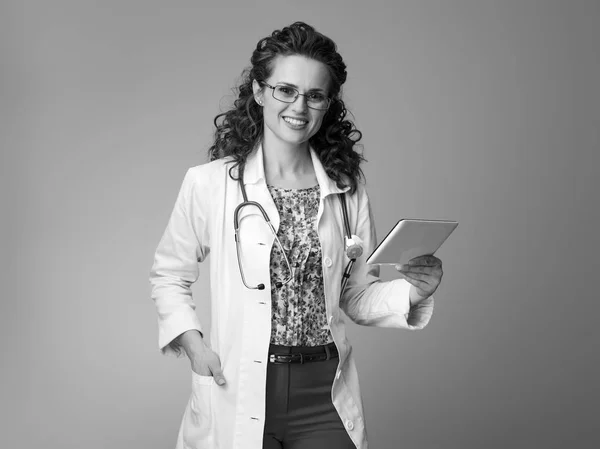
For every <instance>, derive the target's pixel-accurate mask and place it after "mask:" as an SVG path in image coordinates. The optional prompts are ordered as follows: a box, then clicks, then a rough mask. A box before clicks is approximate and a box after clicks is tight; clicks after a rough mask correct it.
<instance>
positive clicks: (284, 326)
mask: <svg viewBox="0 0 600 449" xmlns="http://www.w3.org/2000/svg"><path fill="white" fill-rule="evenodd" d="M268 188H269V192H270V193H271V196H272V197H273V201H274V202H275V205H276V206H277V210H278V212H279V217H280V224H279V230H278V232H277V237H278V238H279V241H280V242H281V245H282V246H283V249H284V251H285V253H286V255H287V258H288V261H289V263H290V266H291V268H292V275H293V278H292V280H291V281H290V282H289V283H287V284H284V285H282V286H280V287H278V286H277V283H280V282H283V281H284V280H285V279H287V278H288V277H289V270H288V267H287V264H286V262H285V259H284V257H283V255H282V254H281V250H280V248H279V245H278V244H277V242H274V243H273V249H272V250H271V301H272V304H273V306H272V316H271V320H272V321H271V323H272V324H271V343H273V344H278V345H285V346H318V345H325V344H327V343H331V342H332V341H333V338H332V336H331V333H330V331H329V326H328V325H327V313H326V310H325V294H324V291H323V269H322V265H321V257H322V256H321V245H320V243H319V236H318V234H317V229H316V227H317V212H318V210H319V200H320V190H319V186H318V185H316V186H314V187H309V188H307V189H284V188H280V187H274V186H268Z"/></svg>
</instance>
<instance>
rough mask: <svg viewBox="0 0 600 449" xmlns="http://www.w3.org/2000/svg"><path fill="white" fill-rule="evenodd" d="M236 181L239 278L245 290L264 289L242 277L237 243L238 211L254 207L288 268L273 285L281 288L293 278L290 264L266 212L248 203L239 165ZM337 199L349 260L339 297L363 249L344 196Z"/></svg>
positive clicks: (237, 249)
mask: <svg viewBox="0 0 600 449" xmlns="http://www.w3.org/2000/svg"><path fill="white" fill-rule="evenodd" d="M238 181H239V185H240V188H241V191H242V197H243V202H242V203H240V204H238V206H237V207H236V208H235V211H234V213H233V226H234V231H235V249H236V253H237V262H238V268H239V270H240V276H241V278H242V282H243V283H244V286H245V287H246V288H249V289H252V290H264V289H265V284H258V285H257V286H255V287H253V286H251V285H248V284H247V283H246V278H245V276H244V270H243V269H242V262H241V257H240V256H241V255H240V244H239V243H240V242H239V225H240V223H239V218H238V217H239V213H240V210H241V209H242V208H243V207H244V206H254V207H256V208H258V210H259V211H260V212H261V214H262V216H263V217H264V219H265V221H266V222H267V225H268V226H269V228H271V232H272V233H273V235H274V236H275V241H276V243H277V244H278V245H279V247H280V250H281V253H282V254H283V257H284V258H285V262H286V264H287V266H288V268H289V276H288V277H287V278H286V279H285V280H284V281H283V282H282V281H278V282H276V284H275V286H276V287H277V288H281V287H282V286H283V284H287V283H288V282H290V281H291V280H292V278H293V274H292V269H291V266H290V263H289V261H288V259H287V255H286V254H285V251H284V250H283V246H282V245H281V242H280V241H279V238H278V237H277V233H276V232H275V228H274V227H273V224H272V223H271V220H270V219H269V216H268V215H267V212H266V211H265V210H264V209H263V207H262V206H261V205H260V204H259V203H257V202H256V201H248V195H247V194H246V188H245V186H244V167H243V165H241V166H240V168H239V178H238ZM339 198H340V202H341V203H342V215H343V221H344V232H345V234H346V236H345V246H346V256H347V257H348V258H349V259H350V261H349V262H348V264H347V265H346V269H345V270H344V273H343V275H342V289H341V292H340V296H341V294H343V292H344V289H345V288H346V284H347V283H348V279H349V278H350V274H351V273H352V268H353V267H354V263H355V262H356V259H357V258H359V257H360V256H361V255H362V253H363V248H362V245H361V240H360V238H358V237H357V236H355V235H352V231H351V230H350V220H349V218H348V207H347V205H346V194H345V193H340V194H339Z"/></svg>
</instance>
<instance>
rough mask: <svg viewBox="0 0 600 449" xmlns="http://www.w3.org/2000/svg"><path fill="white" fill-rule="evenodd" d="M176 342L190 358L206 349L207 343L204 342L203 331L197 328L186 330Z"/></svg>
mask: <svg viewBox="0 0 600 449" xmlns="http://www.w3.org/2000/svg"><path fill="white" fill-rule="evenodd" d="M174 342H175V344H177V345H178V346H181V347H182V348H183V350H184V351H185V353H186V354H187V356H188V357H189V358H190V359H191V358H192V356H193V355H194V354H199V353H201V352H203V351H204V349H206V343H205V342H204V338H203V337H202V333H201V332H199V331H198V330H196V329H190V330H188V331H185V332H184V333H182V334H180V335H179V336H178V337H177V338H176V339H175V340H174Z"/></svg>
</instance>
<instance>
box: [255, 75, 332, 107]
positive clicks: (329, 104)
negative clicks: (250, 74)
mask: <svg viewBox="0 0 600 449" xmlns="http://www.w3.org/2000/svg"><path fill="white" fill-rule="evenodd" d="M260 84H264V85H265V86H267V87H268V88H270V89H271V93H272V95H273V98H275V100H277V101H281V102H282V103H287V104H292V103H294V102H295V101H296V100H297V99H298V97H299V96H300V95H302V96H303V97H308V95H310V94H301V93H300V92H298V89H296V88H295V87H291V86H283V87H286V88H288V89H291V90H293V91H295V92H296V96H295V97H294V99H293V100H292V101H284V100H280V99H279V98H277V97H275V89H277V88H278V87H280V86H281V85H279V86H271V85H270V84H269V83H267V82H265V81H261V82H260ZM325 98H326V99H327V107H326V108H325V109H320V108H315V107H313V106H311V105H310V104H308V98H307V99H306V105H307V106H308V107H309V108H310V109H314V110H315V111H327V110H328V109H329V107H330V106H331V97H325Z"/></svg>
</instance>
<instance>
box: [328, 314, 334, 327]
mask: <svg viewBox="0 0 600 449" xmlns="http://www.w3.org/2000/svg"><path fill="white" fill-rule="evenodd" d="M332 321H333V315H329V325H330V326H331V322H332Z"/></svg>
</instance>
